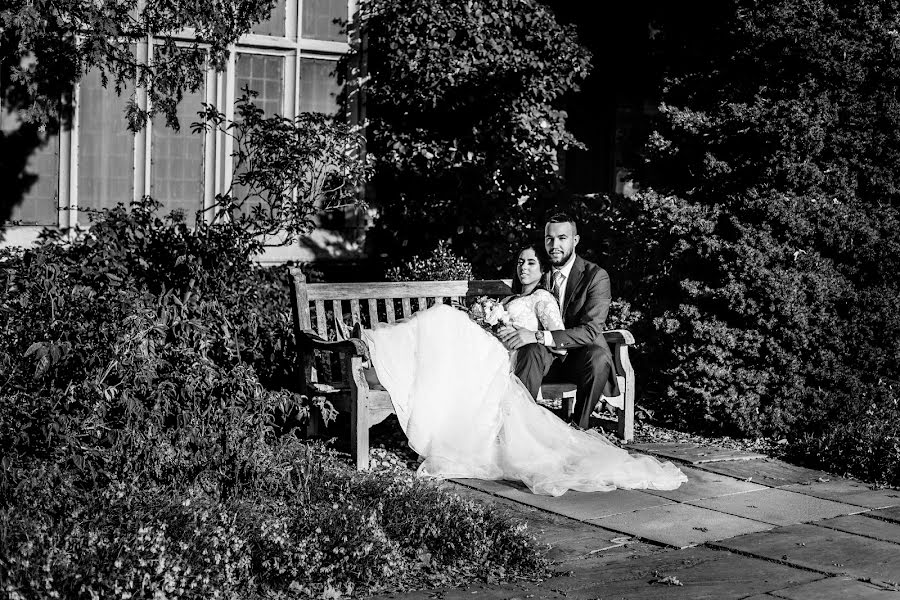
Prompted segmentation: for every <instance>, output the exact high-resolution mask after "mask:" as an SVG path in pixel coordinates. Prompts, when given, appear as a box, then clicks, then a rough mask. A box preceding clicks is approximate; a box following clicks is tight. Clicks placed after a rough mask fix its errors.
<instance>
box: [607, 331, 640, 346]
mask: <svg viewBox="0 0 900 600" xmlns="http://www.w3.org/2000/svg"><path fill="white" fill-rule="evenodd" d="M603 337H605V338H606V343H607V344H609V345H610V346H612V345H613V344H625V345H626V346H633V345H634V336H633V335H631V332H630V331H628V330H627V329H610V330H609V331H604V332H603Z"/></svg>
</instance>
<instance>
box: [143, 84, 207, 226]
mask: <svg viewBox="0 0 900 600" xmlns="http://www.w3.org/2000/svg"><path fill="white" fill-rule="evenodd" d="M205 98H206V91H205V90H204V89H203V88H201V89H199V90H197V91H196V92H190V93H185V95H184V98H183V99H182V100H181V102H180V103H179V105H178V113H177V114H178V122H179V125H180V126H181V127H180V129H179V130H178V131H175V130H174V129H171V128H169V127H166V122H165V117H164V116H162V115H156V116H154V117H153V125H152V128H151V135H150V195H151V196H152V197H153V198H155V199H156V200H158V201H160V202H162V204H163V206H164V207H165V209H166V210H167V211H172V210H182V211H183V212H184V216H185V221H186V222H187V223H189V224H194V222H195V221H196V217H197V211H199V210H200V209H202V208H203V181H204V179H205V177H204V160H203V154H204V151H205V147H204V143H203V142H204V135H203V134H202V133H192V132H191V123H194V122H195V121H197V120H198V119H199V117H198V116H197V111H199V110H200V109H201V108H202V107H201V106H200V103H201V102H203V101H204V99H205Z"/></svg>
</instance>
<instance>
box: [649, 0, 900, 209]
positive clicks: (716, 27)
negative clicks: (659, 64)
mask: <svg viewBox="0 0 900 600" xmlns="http://www.w3.org/2000/svg"><path fill="white" fill-rule="evenodd" d="M898 11H900V5H898V4H897V3H896V2H876V3H833V2H826V1H825V0H778V1H777V2H766V3H760V2H756V1H753V0H740V1H738V2H734V3H722V4H720V5H717V6H716V7H714V8H713V7H711V10H710V11H709V14H708V15H707V17H708V18H707V19H704V20H703V22H700V21H697V20H696V19H695V18H694V16H693V15H690V14H687V13H684V11H680V12H681V13H682V14H679V9H678V7H677V6H672V7H670V8H669V12H668V13H667V14H666V15H665V16H664V17H663V20H662V23H660V24H659V28H660V34H659V35H658V36H657V52H658V53H659V55H660V57H661V59H662V60H664V61H665V65H666V66H667V68H666V71H665V74H666V76H667V77H666V81H665V87H664V92H663V104H662V106H661V111H662V114H661V119H660V120H659V122H658V123H657V125H658V129H657V131H656V133H655V135H654V136H652V138H651V140H650V144H649V147H648V150H649V151H650V155H649V158H650V161H649V162H648V164H647V168H646V169H644V170H642V171H641V172H640V174H639V179H640V180H641V182H642V183H643V184H644V185H651V186H652V187H654V188H656V189H658V190H660V191H667V192H668V191H671V192H677V193H678V194H681V195H696V196H702V197H706V198H711V197H716V196H721V195H723V194H728V193H732V192H741V191H742V190H745V189H746V188H747V187H748V186H759V185H762V184H765V185H772V186H774V187H776V188H778V189H789V190H792V191H794V192H796V193H798V194H807V193H813V194H816V193H820V194H824V195H828V196H833V197H837V198H838V199H840V200H841V201H850V200H851V199H855V200H857V201H862V202H865V203H870V204H879V203H893V205H894V206H896V205H897V200H898V194H900V179H898V178H900V174H898V173H897V170H896V168H894V166H895V165H896V164H897V161H898V158H900V133H898V132H900V104H898V100H897V87H898V81H900V68H898V67H897V58H898V56H900V35H898V31H897V28H896V23H897V18H898V14H900V12H898ZM691 20H693V21H694V22H693V23H691Z"/></svg>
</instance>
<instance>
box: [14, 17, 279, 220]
mask: <svg viewBox="0 0 900 600" xmlns="http://www.w3.org/2000/svg"><path fill="white" fill-rule="evenodd" d="M273 4H274V0H236V1H235V2H232V3H229V4H227V5H223V4H222V3H220V2H216V1H214V0H198V1H196V2H186V3H182V2H170V1H169V0H148V1H147V2H138V0H100V1H93V0H60V1H56V0H54V1H53V2H50V1H48V0H7V1H6V2H4V6H3V8H2V9H0V99H2V104H3V110H4V112H5V113H7V118H6V119H4V126H3V128H2V131H0V156H3V157H4V158H3V159H2V163H0V184H2V186H3V189H4V194H3V197H2V200H0V224H2V223H4V222H5V221H6V220H7V219H8V218H9V215H10V213H11V211H12V208H13V206H15V205H16V204H17V203H18V202H19V201H20V200H21V198H22V196H23V194H24V193H26V192H27V190H28V188H29V187H30V185H31V183H33V180H34V177H33V176H30V175H29V174H28V173H27V172H26V170H25V164H26V161H27V159H28V156H29V155H30V154H31V153H32V152H33V151H34V150H35V149H36V148H38V147H39V146H40V145H42V144H43V143H46V140H47V137H48V135H49V134H50V133H53V132H55V131H57V130H59V128H60V127H63V128H66V127H69V125H70V123H71V116H72V114H71V113H72V89H73V86H74V85H75V83H76V82H77V81H78V80H79V79H80V78H81V77H82V76H83V75H84V74H86V73H87V72H88V71H90V70H92V69H96V70H98V71H99V72H100V74H101V80H102V82H103V84H104V86H105V85H110V86H112V87H113V88H114V89H115V90H116V92H117V93H120V94H121V93H126V91H127V90H129V89H130V92H128V93H130V95H131V99H130V102H129V103H128V108H127V116H128V121H129V126H130V127H131V128H132V129H134V130H139V129H141V128H142V127H143V126H144V124H145V123H146V122H147V119H148V118H149V117H150V116H152V114H154V113H161V114H164V115H165V117H166V123H167V125H169V126H170V127H175V128H177V127H179V125H180V124H179V123H178V120H177V118H176V116H175V114H176V113H175V110H176V106H177V104H178V102H179V101H180V100H181V98H182V95H183V93H184V91H185V90H191V91H195V90H197V89H198V87H199V85H200V84H201V82H202V78H203V74H204V71H205V69H206V65H211V66H212V67H214V68H216V69H222V68H224V65H225V61H226V60H227V57H228V52H229V50H228V47H229V45H231V44H233V43H234V42H235V41H236V40H237V39H238V38H239V37H240V36H241V35H242V34H243V33H245V32H247V31H249V29H250V27H251V26H252V25H253V24H255V23H258V22H260V21H262V20H263V19H265V18H266V17H267V16H268V14H269V12H270V11H271V9H272V6H273ZM186 28H187V29H190V30H192V31H193V33H194V38H193V42H191V43H190V44H183V43H181V44H178V45H176V43H175V38H174V35H175V34H176V33H177V32H179V31H180V30H183V29H186ZM148 36H153V38H154V41H155V42H157V43H158V44H157V45H156V46H155V48H154V57H153V60H152V61H147V60H146V59H145V58H143V57H141V56H140V55H139V54H138V53H136V52H135V51H134V47H135V45H136V44H138V43H140V42H145V41H146V40H147V39H148ZM139 88H143V89H145V90H146V91H147V94H148V97H149V99H150V106H151V108H150V110H149V111H148V110H145V109H142V108H140V107H139V106H138V104H137V103H136V102H135V94H136V93H137V90H138V89H139ZM11 115H14V117H13V116H11Z"/></svg>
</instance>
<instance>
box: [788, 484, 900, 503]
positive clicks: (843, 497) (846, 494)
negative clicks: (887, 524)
mask: <svg viewBox="0 0 900 600" xmlns="http://www.w3.org/2000/svg"><path fill="white" fill-rule="evenodd" d="M781 489H783V490H789V491H792V492H797V493H799V494H806V495H808V496H815V497H816V498H825V499H826V500H834V501H836V502H843V503H845V504H855V505H856V506H864V507H866V508H890V507H892V506H900V490H892V489H890V488H882V489H873V488H872V487H870V486H869V485H867V484H865V483H862V482H861V481H853V480H851V479H842V478H836V479H832V480H831V481H814V482H812V483H793V484H790V485H785V486H782V487H781Z"/></svg>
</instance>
